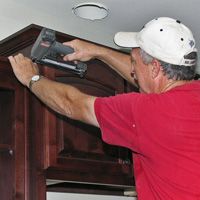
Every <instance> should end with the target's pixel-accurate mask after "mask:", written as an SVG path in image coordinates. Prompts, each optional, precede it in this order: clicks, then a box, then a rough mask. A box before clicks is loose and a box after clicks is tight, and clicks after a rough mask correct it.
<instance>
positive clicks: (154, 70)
mask: <svg viewBox="0 0 200 200" xmlns="http://www.w3.org/2000/svg"><path fill="white" fill-rule="evenodd" d="M160 70H161V66H160V62H159V61H158V60H157V59H153V61H152V62H151V77H152V78H153V79H155V78H156V77H157V76H158V75H159V73H160Z"/></svg>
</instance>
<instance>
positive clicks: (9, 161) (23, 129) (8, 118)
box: [0, 58, 29, 200]
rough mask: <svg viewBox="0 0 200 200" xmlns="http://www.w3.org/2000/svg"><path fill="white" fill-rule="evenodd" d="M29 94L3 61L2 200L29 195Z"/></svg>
mask: <svg viewBox="0 0 200 200" xmlns="http://www.w3.org/2000/svg"><path fill="white" fill-rule="evenodd" d="M25 102H26V90H25V89H24V87H22V86H21V84H20V83H19V82H18V81H17V80H16V79H15V78H14V76H13V74H12V71H11V68H10V65H9V63H8V61H7V60H6V59H5V58H0V194H1V199H3V200H4V199H5V200H8V199H9V200H10V199H26V197H27V195H28V193H27V192H28V187H29V184H28V162H27V158H28V157H27V156H28V155H27V145H28V141H27V126H26V124H27V122H28V121H27V120H26V111H27V109H26V107H25V105H26V103H25Z"/></svg>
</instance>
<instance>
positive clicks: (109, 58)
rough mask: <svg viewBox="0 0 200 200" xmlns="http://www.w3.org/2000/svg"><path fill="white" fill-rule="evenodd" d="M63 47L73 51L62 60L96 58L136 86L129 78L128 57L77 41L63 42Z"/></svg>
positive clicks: (129, 58) (129, 65)
mask: <svg viewBox="0 0 200 200" xmlns="http://www.w3.org/2000/svg"><path fill="white" fill-rule="evenodd" d="M64 45H67V46H70V47H72V48H73V49H74V50H75V52H74V53H72V54H68V55H66V56H65V57H64V60H66V61H76V60H80V61H88V60H91V59H94V58H97V59H99V60H101V61H103V62H105V63H106V64H108V65H109V66H110V67H111V68H112V69H114V70H115V71H116V72H117V73H118V74H120V75H121V76H122V77H123V78H124V79H126V80H127V81H128V82H130V83H132V84H134V85H136V84H135V82H134V79H133V77H132V76H131V57H130V55H127V54H124V53H121V52H118V51H115V50H112V49H110V48H106V47H103V46H99V45H95V44H92V43H89V42H85V41H82V40H77V39H76V40H72V41H70V42H65V43H64Z"/></svg>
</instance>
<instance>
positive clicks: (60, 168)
mask: <svg viewBox="0 0 200 200" xmlns="http://www.w3.org/2000/svg"><path fill="white" fill-rule="evenodd" d="M40 30H41V28H40V27H39V26H36V25H31V26H29V27H27V28H25V29H24V30H22V31H20V32H18V33H16V34H15V35H14V36H11V37H9V38H8V39H6V40H4V41H2V43H1V45H0V55H1V56H3V57H4V58H3V57H2V58H1V60H0V118H1V124H0V176H1V177H3V178H1V179H0V193H1V194H2V193H3V197H4V199H5V200H7V199H20V200H21V199H27V200H33V199H34V200H36V199H37V200H43V199H45V197H46V191H47V190H50V191H66V192H72V191H76V192H86V193H90V192H92V193H101V192H104V193H105V191H108V192H110V193H117V194H119V195H120V194H121V195H122V194H123V191H124V190H127V189H134V187H133V185H134V178H133V169H132V165H133V163H132V159H131V153H130V151H129V150H128V149H125V148H122V147H117V146H111V145H108V144H106V143H104V142H103V141H102V139H101V132H100V130H99V129H98V128H96V127H93V126H90V125H87V124H85V123H82V122H79V121H74V120H71V119H68V118H66V117H64V116H61V115H59V114H57V113H55V112H54V111H52V110H51V109H49V108H48V107H46V106H45V105H44V104H43V103H42V102H40V101H39V100H38V99H37V97H35V96H34V95H33V94H32V93H31V92H29V91H28V89H26V88H25V87H23V86H22V85H21V84H20V83H19V82H18V81H17V80H16V78H15V77H14V75H13V73H12V71H11V67H10V64H9V62H8V60H7V59H6V57H7V56H9V55H13V54H16V53H18V52H22V53H23V54H25V55H26V56H29V55H30V50H31V47H32V45H33V43H34V41H35V39H36V38H37V36H38V34H39V33H40ZM57 37H58V40H59V41H60V42H63V41H68V40H72V39H74V37H72V36H68V35H65V34H62V33H58V35H57ZM87 65H88V71H87V74H86V76H85V77H84V78H80V77H78V76H77V75H74V74H72V73H69V72H66V71H61V70H57V69H55V68H50V67H47V66H40V70H41V73H42V74H43V75H44V76H46V77H48V78H50V79H52V80H55V81H58V82H62V83H64V84H70V85H73V86H75V87H77V88H79V89H80V90H81V91H83V92H85V93H87V94H91V95H95V96H111V95H116V94H119V93H123V92H126V91H127V83H126V82H125V81H124V80H123V79H122V78H121V77H120V76H119V75H117V74H116V72H114V71H113V70H111V69H110V68H109V67H108V66H106V65H105V64H104V63H102V62H100V61H98V60H92V61H90V62H88V63H87ZM47 90H50V88H47ZM2 122H3V123H2ZM3 179H4V181H3ZM48 181H49V182H52V181H54V182H56V184H53V185H52V184H51V185H48V186H46V182H48ZM5 183H7V184H6V185H7V186H6V189H5V188H4V185H5ZM94 186H95V187H94ZM6 195H7V196H6ZM4 199H3V200H4Z"/></svg>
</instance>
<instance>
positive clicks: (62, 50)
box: [53, 42, 74, 55]
mask: <svg viewBox="0 0 200 200" xmlns="http://www.w3.org/2000/svg"><path fill="white" fill-rule="evenodd" d="M53 48H54V49H55V50H56V52H58V54H60V55H61V54H63V55H67V54H71V53H73V52H74V49H73V48H71V47H69V46H65V45H63V44H61V43H60V42H55V44H54V47H53Z"/></svg>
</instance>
